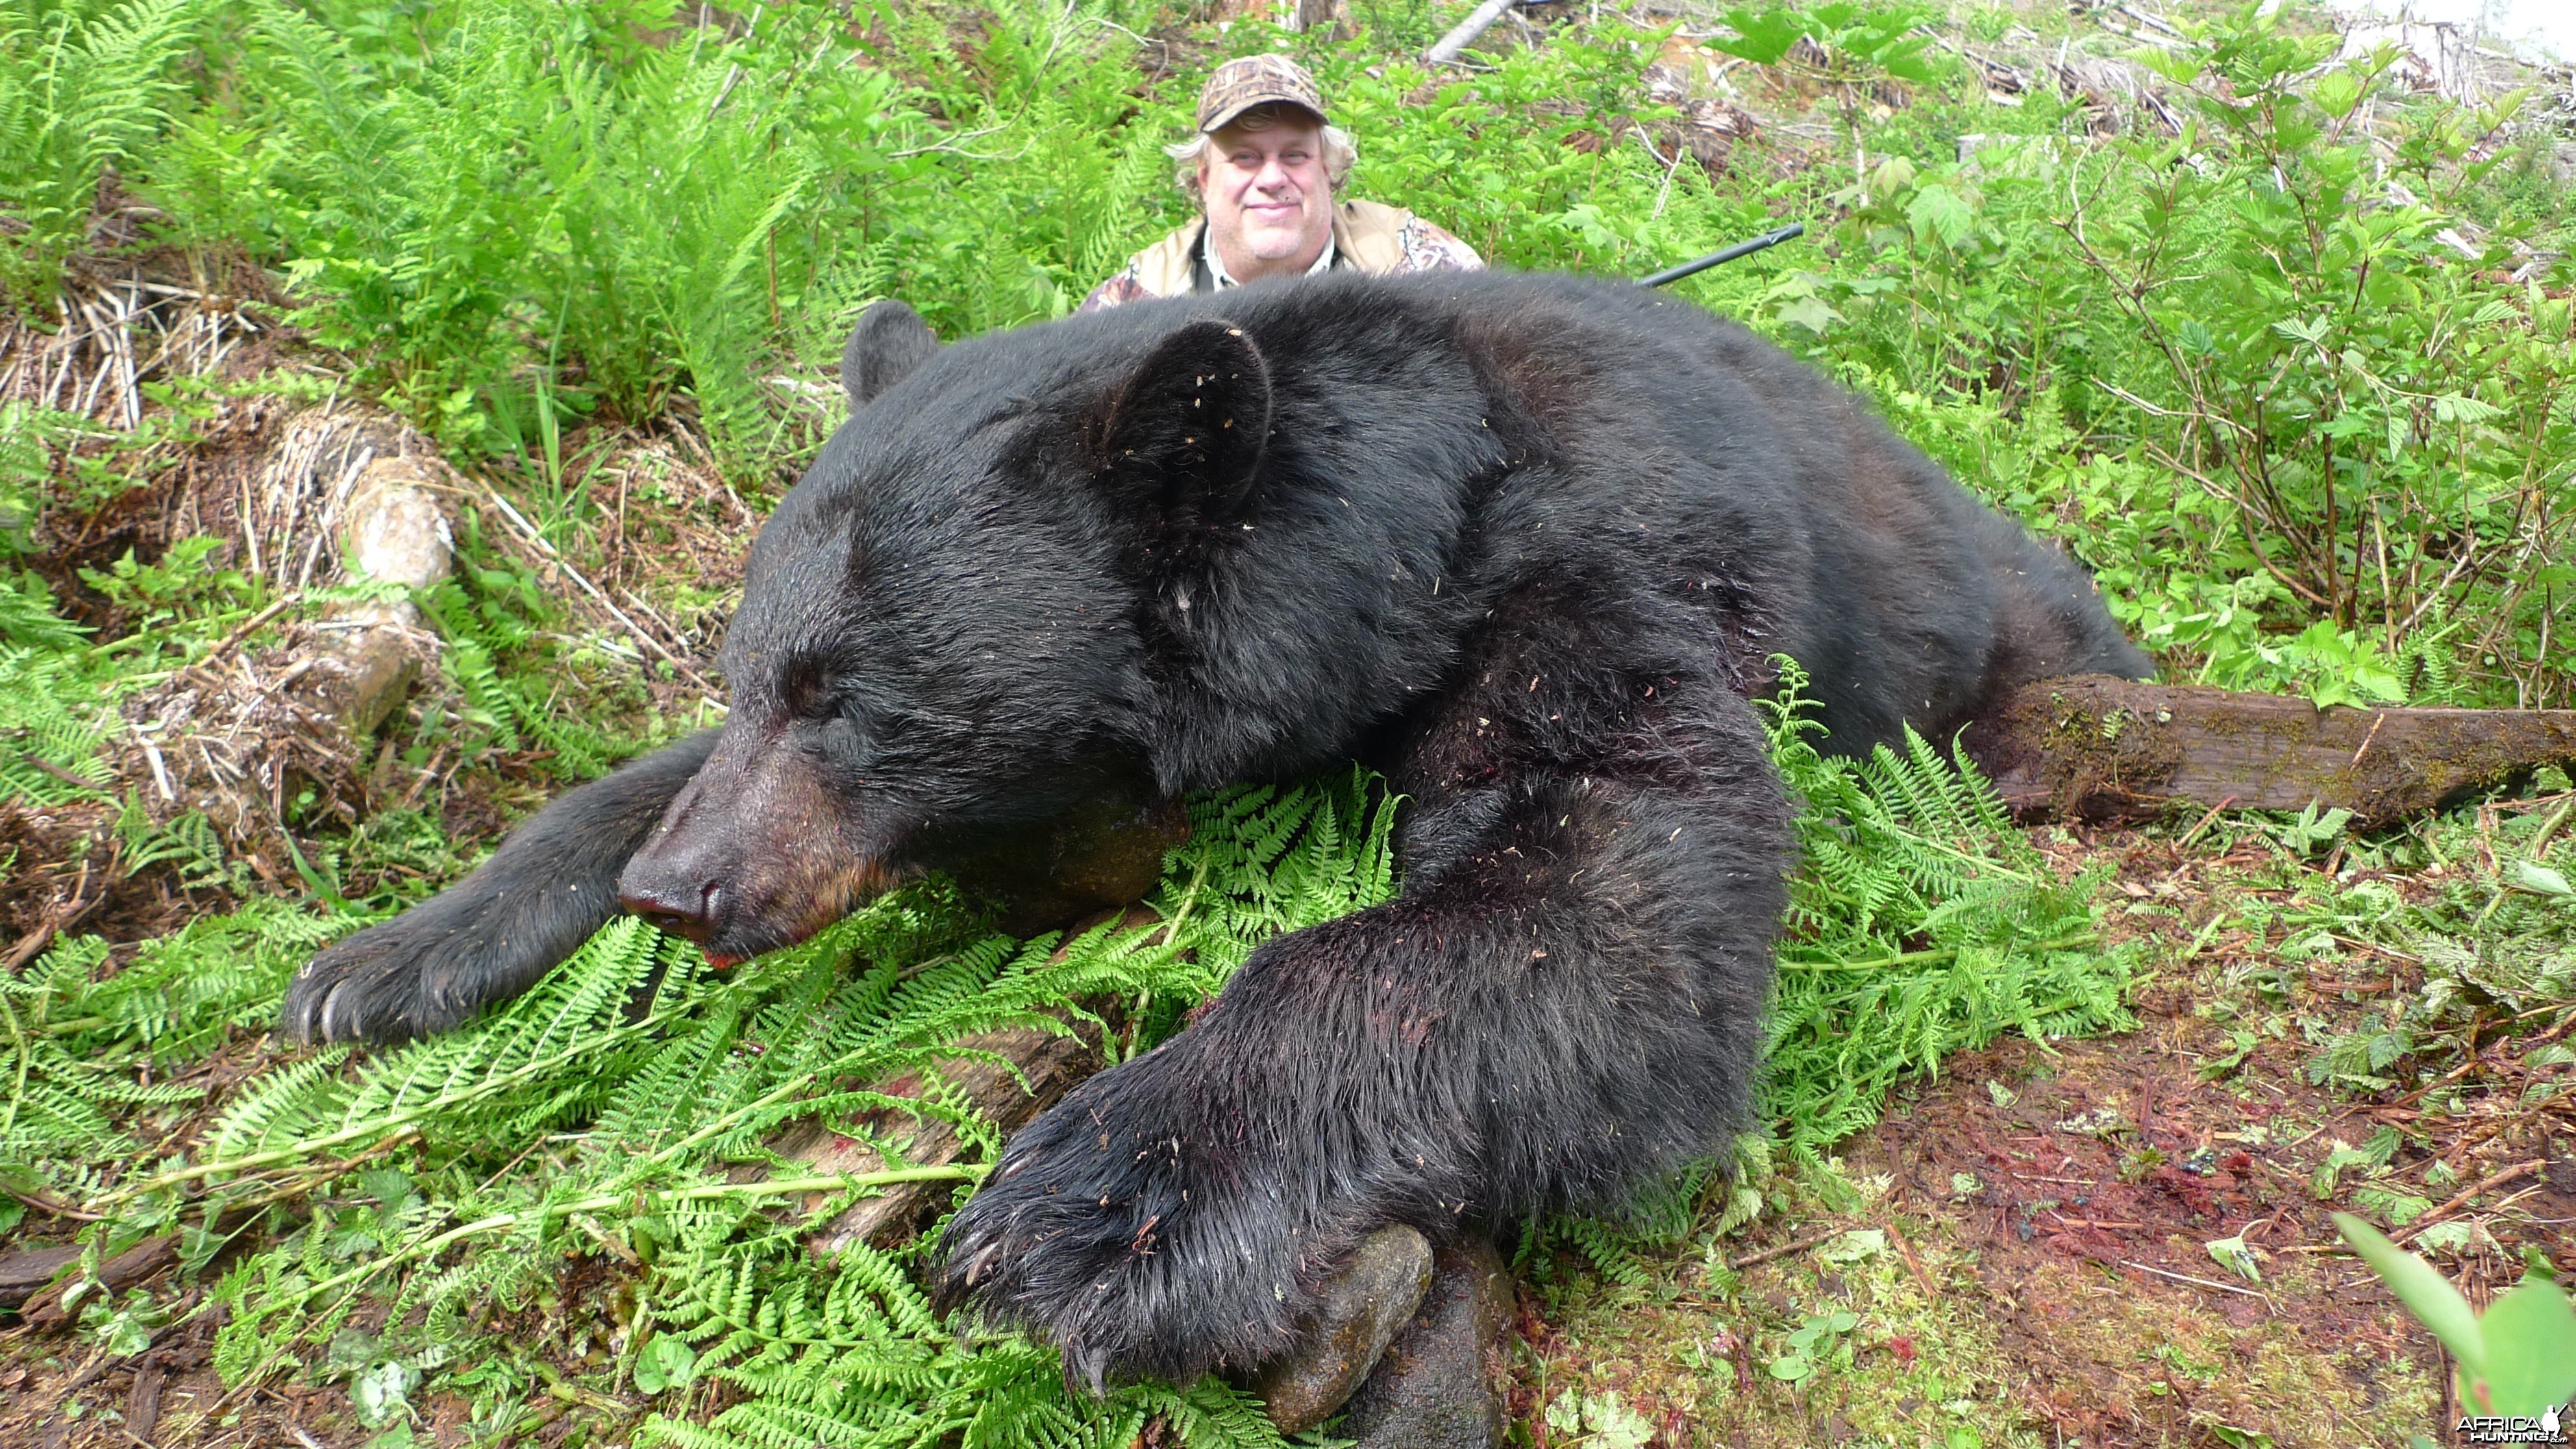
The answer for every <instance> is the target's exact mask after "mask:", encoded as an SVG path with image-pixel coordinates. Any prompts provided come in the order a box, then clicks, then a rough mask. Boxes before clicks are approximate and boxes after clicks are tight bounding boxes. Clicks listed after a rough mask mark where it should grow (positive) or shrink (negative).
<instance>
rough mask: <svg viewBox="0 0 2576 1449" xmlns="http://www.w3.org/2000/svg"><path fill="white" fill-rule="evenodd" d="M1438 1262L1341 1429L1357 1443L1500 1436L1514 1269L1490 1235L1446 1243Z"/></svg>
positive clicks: (1424, 1446)
mask: <svg viewBox="0 0 2576 1449" xmlns="http://www.w3.org/2000/svg"><path fill="white" fill-rule="evenodd" d="M1433 1270H1434V1271H1433V1274H1432V1279H1431V1289H1430V1291H1429V1292H1428V1293H1426V1294H1425V1295H1424V1296H1423V1299H1422V1303H1421V1305H1420V1307H1418V1308H1417V1309H1416V1310H1415V1312H1414V1314H1413V1316H1412V1318H1411V1319H1410V1320H1409V1321H1407V1322H1406V1323H1405V1325H1404V1327H1403V1328H1402V1329H1401V1330H1400V1331H1398V1332H1397V1334H1396V1336H1395V1338H1394V1340H1393V1341H1392V1342H1391V1343H1389V1344H1388V1345H1387V1349H1386V1356H1385V1357H1384V1358H1382V1359H1380V1360H1379V1361H1378V1365H1377V1371H1376V1372H1375V1373H1372V1374H1370V1375H1369V1378H1368V1382H1366V1383H1364V1384H1362V1385H1360V1389H1359V1392H1358V1393H1356V1394H1354V1395H1352V1396H1351V1399H1350V1403H1349V1404H1348V1406H1347V1409H1346V1412H1345V1413H1344V1415H1343V1417H1342V1421H1341V1424H1340V1425H1339V1426H1338V1427H1337V1428H1336V1429H1335V1431H1334V1432H1335V1433H1336V1434H1337V1435H1339V1436H1340V1437H1342V1438H1348V1439H1356V1440H1358V1441H1359V1444H1360V1449H1494V1446H1496V1445H1498V1444H1500V1443H1502V1442H1503V1430H1504V1427H1505V1426H1504V1414H1503V1391H1504V1387H1505V1385H1506V1383H1507V1382H1508V1380H1509V1378H1510V1374H1511V1359H1510V1345H1511V1332H1512V1317H1513V1313H1514V1311H1515V1304H1514V1301H1513V1294H1512V1276H1511V1274H1510V1273H1509V1272H1508V1271H1507V1270H1505V1268H1504V1267H1503V1259H1502V1255H1501V1254H1499V1253H1497V1252H1495V1251H1494V1248H1493V1245H1492V1244H1490V1243H1484V1242H1475V1243H1469V1244H1467V1245H1465V1246H1462V1247H1457V1248H1448V1249H1444V1250H1442V1251H1441V1253H1440V1254H1439V1256H1438V1258H1437V1259H1436V1260H1434V1263H1433Z"/></svg>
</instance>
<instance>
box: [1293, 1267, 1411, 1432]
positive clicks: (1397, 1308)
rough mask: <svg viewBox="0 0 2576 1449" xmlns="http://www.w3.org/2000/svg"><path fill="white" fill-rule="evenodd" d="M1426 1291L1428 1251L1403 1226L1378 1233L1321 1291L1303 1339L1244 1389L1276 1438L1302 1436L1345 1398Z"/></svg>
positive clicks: (1340, 1404)
mask: <svg viewBox="0 0 2576 1449" xmlns="http://www.w3.org/2000/svg"><path fill="white" fill-rule="evenodd" d="M1430 1286H1431V1245H1430V1244H1429V1243H1428V1242H1426V1241H1424V1240H1423V1237H1422V1234H1420V1233H1418V1232H1415V1231H1414V1230H1413V1229H1411V1228H1408V1227H1403V1226H1397V1227H1391V1228H1380V1229H1378V1230H1377V1231H1376V1232H1374V1233H1371V1234H1369V1235H1368V1236H1367V1237H1366V1238H1363V1239H1362V1240H1361V1241H1360V1245H1359V1248H1358V1250H1357V1251H1355V1252H1353V1253H1352V1254H1351V1260H1350V1262H1349V1264H1348V1265H1347V1266H1345V1267H1344V1268H1343V1269H1342V1270H1341V1271H1340V1272H1339V1273H1337V1274H1335V1275H1334V1276H1333V1279H1332V1281H1331V1282H1330V1283H1328V1284H1327V1285H1325V1289H1324V1307H1323V1311H1322V1313H1321V1314H1320V1315H1319V1316H1318V1317H1317V1319H1316V1322H1315V1326H1314V1328H1313V1329H1311V1330H1309V1332H1308V1333H1307V1336H1306V1338H1305V1340H1304V1341H1303V1342H1302V1343H1300V1344H1299V1345H1298V1346H1297V1347H1296V1348H1295V1349H1293V1350H1291V1351H1290V1352H1289V1354H1288V1356H1287V1357H1285V1358H1282V1359H1280V1360H1278V1361H1277V1362H1275V1363H1272V1364H1270V1365H1269V1366H1267V1367H1266V1368H1264V1369H1263V1370H1262V1371H1261V1373H1260V1376H1259V1377H1258V1378H1256V1379H1255V1380H1254V1381H1253V1384H1252V1391H1253V1392H1254V1393H1256V1394H1259V1395H1260V1396H1261V1400H1262V1402H1263V1403H1264V1404H1266V1405H1268V1406H1269V1409H1270V1422H1272V1423H1274V1424H1276V1425H1278V1426H1279V1432H1280V1433H1282V1434H1296V1433H1302V1432H1303V1431H1305V1430H1308V1429H1311V1428H1313V1427H1315V1426H1316V1425H1317V1424H1320V1423H1322V1422H1324V1420H1325V1418H1326V1417H1328V1416H1329V1415H1331V1413H1332V1412H1333V1411H1334V1410H1335V1409H1338V1408H1340V1407H1341V1406H1342V1403H1343V1401H1344V1400H1346V1399H1348V1398H1350V1396H1351V1391H1352V1390H1353V1389H1355V1388H1357V1387H1359V1384H1360V1380H1362V1379H1363V1378H1365V1377H1367V1375H1368V1372H1369V1369H1370V1368H1371V1367H1372V1366H1374V1365H1375V1364H1376V1363H1377V1361H1378V1358H1379V1356H1380V1355H1382V1354H1384V1353H1385V1352H1386V1346H1387V1343H1388V1341H1389V1340H1391V1339H1393V1338H1394V1337H1395V1335H1396V1332H1397V1330H1399V1329H1401V1328H1402V1327H1403V1326H1404V1324H1405V1320H1407V1319H1408V1318H1410V1317H1411V1316H1412V1315H1413V1311H1414V1309H1415V1307H1416V1306H1418V1305H1419V1304H1420V1303H1421V1302H1422V1297H1423V1294H1424V1293H1425V1292H1426V1291H1427V1290H1428V1289H1429V1288H1430Z"/></svg>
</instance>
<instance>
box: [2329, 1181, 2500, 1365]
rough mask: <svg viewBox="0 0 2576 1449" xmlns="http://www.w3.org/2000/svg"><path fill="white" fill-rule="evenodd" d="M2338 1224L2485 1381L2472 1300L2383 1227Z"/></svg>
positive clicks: (2339, 1218) (2343, 1219)
mask: <svg viewBox="0 0 2576 1449" xmlns="http://www.w3.org/2000/svg"><path fill="white" fill-rule="evenodd" d="M2334 1223H2335V1227H2336V1228H2337V1229H2339V1230H2340V1231H2341V1232H2342V1233H2343V1239H2344V1241H2345V1242H2347V1243H2350V1244H2352V1249H2353V1251H2354V1252H2356V1253H2359V1254H2360V1255H2361V1258H2362V1261H2363V1262H2366V1263H2368V1264H2369V1265H2370V1269H2371V1271H2372V1272H2374V1273H2377V1274H2378V1275H2379V1277H2380V1281H2381V1282H2384V1283H2386V1284H2387V1285H2388V1291H2390V1292H2391V1293H2394V1294H2396V1295H2397V1300H2398V1301H2399V1302H2401V1303H2403V1304H2405V1305H2406V1307H2407V1311H2409V1312H2411V1313H2413V1314H2414V1315H2415V1317H2416V1318H2417V1319H2418V1320H2419V1321H2421V1322H2422V1323H2423V1325H2424V1326H2425V1327H2426V1328H2429V1329H2431V1330H2432V1331H2433V1336H2434V1337H2435V1338H2438V1339H2440V1340H2441V1341H2442V1346H2443V1347H2444V1348H2447V1349H2449V1350H2450V1351H2451V1357H2452V1358H2453V1359H2454V1360H2456V1361H2457V1362H2458V1363H2459V1365H2460V1371H2461V1372H2462V1373H2463V1374H2465V1375H2468V1376H2469V1377H2472V1378H2482V1377H2484V1376H2485V1375H2486V1368H2487V1348H2486V1337H2485V1335H2483V1334H2482V1333H2480V1332H2479V1331H2478V1318H2477V1314H2475V1313H2474V1312H2472V1311H2471V1310H2470V1308H2469V1300H2467V1299H2466V1298H2463V1297H2461V1296H2460V1290H2459V1289H2457V1288H2454V1287H2452V1286H2451V1284H2450V1280H2449V1279H2447V1278H2444V1277H2443V1276H2442V1275H2441V1274H2440V1273H2438V1272H2435V1271H2434V1269H2433V1265H2432V1264H2430V1263H2427V1262H2425V1261H2424V1260H2423V1259H2421V1258H2418V1257H2416V1256H2415V1255H2414V1254H2412V1253H2410V1252H2407V1251H2406V1250H2405V1249H2403V1248H2401V1247H2399V1246H2397V1245H2396V1244H2395V1243H2392V1242H2390V1241H2388V1238H2387V1237H2386V1235H2384V1234H2382V1233H2381V1232H2380V1231H2379V1229H2377V1228H2374V1227H2372V1226H2371V1225H2370V1224H2368V1223H2365V1222H2363V1221H2362V1220H2361V1219H2359V1218H2357V1217H2354V1216H2353V1215H2352V1214H2350V1213H2336V1214H2335V1215H2334ZM2515 1291H2517V1292H2519V1291H2520V1290H2519V1289H2517V1290H2515Z"/></svg>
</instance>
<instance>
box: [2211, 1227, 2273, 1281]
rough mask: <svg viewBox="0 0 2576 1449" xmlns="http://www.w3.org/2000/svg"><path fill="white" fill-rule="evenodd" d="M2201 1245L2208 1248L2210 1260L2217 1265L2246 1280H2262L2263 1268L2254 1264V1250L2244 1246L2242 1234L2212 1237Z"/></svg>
mask: <svg viewBox="0 0 2576 1449" xmlns="http://www.w3.org/2000/svg"><path fill="white" fill-rule="evenodd" d="M2201 1246H2203V1247H2205V1248H2207V1249H2208V1250H2209V1256H2210V1258H2211V1260H2212V1261H2214V1262H2216V1263H2217V1264H2218V1266H2220V1267H2222V1268H2225V1269H2227V1270H2228V1271H2229V1272H2231V1273H2234V1274H2235V1275H2236V1276H2238V1277H2240V1278H2242V1279H2244V1280H2245V1281H2246V1282H2248V1283H2260V1282H2262V1281H2263V1270H2262V1269H2261V1268H2259V1267H2257V1266H2256V1265H2255V1262H2254V1250H2253V1249H2252V1248H2249V1247H2247V1246H2245V1235H2244V1234H2242V1233H2239V1234H2237V1235H2236V1236H2235V1237H2232V1238H2212V1239H2210V1240H2209V1241H2208V1242H2206V1243H2203V1244H2202V1245H2201Z"/></svg>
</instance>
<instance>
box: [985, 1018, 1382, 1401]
mask: <svg viewBox="0 0 2576 1449" xmlns="http://www.w3.org/2000/svg"><path fill="white" fill-rule="evenodd" d="M1179 1044H1180V1043H1179V1042H1175V1043H1173V1044H1171V1045H1167V1046H1165V1047H1164V1048H1163V1049H1162V1050H1160V1051H1157V1052H1154V1053H1151V1054H1148V1055H1147V1056H1144V1057H1141V1058H1138V1059H1137V1060H1135V1061H1132V1062H1129V1063H1127V1064H1125V1065H1123V1066H1120V1067H1115V1068H1112V1069H1111V1070H1109V1071H1107V1072H1103V1073H1101V1074H1100V1075H1098V1076H1096V1077H1093V1078H1092V1079H1091V1080H1090V1081H1088V1082H1085V1083H1084V1084H1083V1085H1082V1086H1081V1087H1079V1088H1077V1089H1076V1090H1075V1091H1074V1092H1073V1093H1072V1094H1071V1095H1070V1096H1068V1097H1066V1098H1065V1100H1064V1101H1063V1102H1062V1103H1060V1104H1058V1105H1057V1106H1056V1107H1055V1108H1054V1109H1053V1110H1052V1111H1050V1112H1048V1113H1046V1114H1045V1115H1044V1116H1041V1117H1040V1118H1038V1120H1037V1121H1035V1122H1032V1123H1030V1124H1029V1125H1028V1126H1027V1127H1025V1128H1022V1129H1021V1131H1020V1132H1019V1134H1018V1135H1017V1136H1016V1137H1014V1138H1012V1139H1011V1143H1010V1146H1009V1147H1008V1148H1007V1149H1006V1150H1005V1151H1004V1153H1003V1155H1002V1161H1001V1163H1000V1165H999V1167H998V1168H997V1170H996V1171H995V1172H994V1173H993V1175H992V1176H991V1177H989V1178H987V1179H986V1180H985V1183H984V1186H983V1187H982V1189H981V1190H979V1191H978V1192H977V1193H976V1194H975V1196H974V1197H973V1198H971V1199H969V1200H968V1202H967V1204H966V1206H965V1207H964V1208H962V1209H960V1210H959V1211H958V1214H957V1216H956V1218H955V1219H954V1220H952V1221H951V1222H950V1224H949V1227H948V1233H947V1238H946V1241H945V1243H944V1244H943V1246H942V1259H941V1265H940V1268H939V1269H938V1272H937V1275H936V1277H935V1280H934V1284H935V1287H936V1290H937V1293H938V1297H939V1299H940V1301H941V1303H942V1304H943V1305H957V1304H964V1303H970V1302H971V1303H972V1304H973V1305H974V1306H975V1307H976V1308H977V1309H978V1310H979V1311H980V1312H981V1313H982V1314H983V1315H984V1316H985V1317H986V1318H987V1319H988V1320H991V1321H994V1322H996V1323H1006V1324H1012V1325H1016V1326H1019V1327H1024V1328H1026V1329H1028V1330H1030V1331H1031V1332H1032V1333H1034V1334H1036V1335H1037V1336H1038V1337H1040V1338H1042V1339H1045V1340H1046V1341H1048V1342H1050V1343H1053V1344H1055V1345H1056V1346H1058V1347H1059V1348H1061V1349H1062V1350H1063V1352H1064V1366H1065V1378H1066V1380H1067V1381H1068V1382H1069V1383H1072V1384H1075V1385H1079V1386H1083V1387H1087V1388H1089V1389H1090V1390H1091V1391H1092V1392H1093V1393H1095V1394H1097V1393H1100V1392H1103V1391H1105V1389H1106V1386H1107V1385H1108V1383H1109V1382H1110V1380H1111V1379H1112V1378H1113V1377H1114V1378H1117V1379H1121V1380H1125V1379H1135V1378H1160V1379H1167V1380H1170V1381H1173V1382H1177V1383H1188V1382H1190V1381H1191V1380H1193V1379H1195V1378H1197V1377H1198V1376H1199V1375H1200V1374H1202V1373H1204V1372H1206V1371H1207V1370H1208V1369H1210V1368H1212V1367H1217V1366H1229V1367H1242V1368H1249V1367H1251V1366H1253V1365H1256V1364H1259V1363H1262V1362H1265V1361H1267V1360H1269V1359H1271V1358H1274V1357H1276V1356H1277V1355H1278V1354H1280V1353H1282V1352H1285V1351H1286V1350H1287V1349H1288V1348H1289V1347H1290V1346H1291V1345H1292V1344H1293V1343H1294V1342H1295V1340H1296V1328H1297V1325H1298V1323H1299V1322H1300V1320H1301V1319H1302V1318H1303V1317H1304V1316H1305V1315H1306V1313H1307V1312H1308V1310H1309V1309H1310V1307H1311V1300H1312V1299H1313V1296H1314V1288H1313V1281H1312V1280H1313V1279H1314V1278H1315V1277H1316V1276H1317V1274H1316V1273H1315V1272H1312V1271H1309V1268H1308V1265H1309V1264H1310V1263H1312V1264H1314V1265H1317V1266H1318V1267H1320V1266H1321V1265H1323V1264H1325V1263H1328V1262H1329V1261H1331V1259H1332V1256H1333V1254H1334V1252H1335V1250H1336V1249H1337V1248H1338V1247H1339V1246H1340V1245H1341V1244H1340V1242H1339V1241H1338V1240H1337V1241H1336V1242H1333V1243H1327V1242H1324V1241H1321V1239H1320V1236H1319V1234H1318V1233H1317V1232H1316V1230H1315V1229H1314V1228H1313V1226H1312V1225H1311V1224H1305V1223H1302V1222H1300V1221H1298V1220H1297V1219H1296V1218H1294V1217H1293V1216H1292V1213H1293V1212H1294V1209H1293V1208H1292V1206H1291V1204H1292V1203H1294V1202H1295V1201H1297V1200H1298V1199H1299V1198H1300V1197H1302V1194H1299V1193H1295V1192H1291V1191H1287V1190H1285V1189H1284V1188H1274V1187H1273V1186H1271V1185H1269V1184H1267V1183H1265V1182H1263V1181H1261V1180H1260V1179H1262V1178H1265V1177H1267V1176H1269V1175H1271V1169H1270V1168H1269V1166H1268V1164H1264V1163H1258V1162H1254V1161H1251V1160H1248V1159H1247V1157H1246V1156H1245V1154H1243V1153H1241V1152H1240V1151H1239V1150H1238V1149H1236V1148H1235V1147H1234V1145H1233V1144H1217V1143H1212V1142H1208V1141H1206V1140H1205V1139H1204V1137H1203V1136H1201V1135H1199V1134H1195V1133H1194V1132H1193V1131H1192V1129H1190V1128H1188V1127H1185V1126H1182V1125H1180V1124H1181V1122H1182V1121H1183V1118H1184V1114H1185V1113H1186V1112H1187V1111H1188V1110H1189V1109H1188V1107H1187V1105H1186V1104H1187V1103H1188V1101H1189V1100H1190V1098H1191V1096H1192V1095H1193V1094H1192V1092H1191V1091H1190V1089H1189V1087H1188V1086H1187V1085H1185V1083H1186V1082H1187V1081H1188V1080H1189V1078H1190V1077H1191V1076H1192V1075H1193V1073H1191V1072H1190V1071H1188V1070H1185V1069H1177V1068H1178V1067H1179V1063H1178V1059H1177V1056H1176V1054H1175V1053H1174V1052H1173V1050H1172V1046H1174V1045H1179ZM1200 1080H1201V1081H1202V1083H1203V1082H1204V1078H1203V1077H1202V1078H1201V1079H1200Z"/></svg>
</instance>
